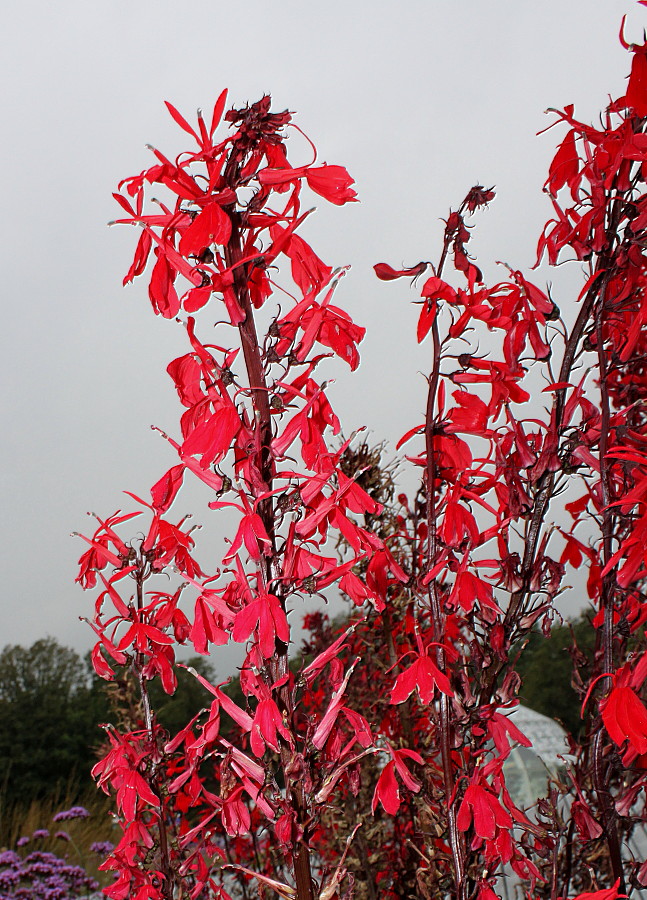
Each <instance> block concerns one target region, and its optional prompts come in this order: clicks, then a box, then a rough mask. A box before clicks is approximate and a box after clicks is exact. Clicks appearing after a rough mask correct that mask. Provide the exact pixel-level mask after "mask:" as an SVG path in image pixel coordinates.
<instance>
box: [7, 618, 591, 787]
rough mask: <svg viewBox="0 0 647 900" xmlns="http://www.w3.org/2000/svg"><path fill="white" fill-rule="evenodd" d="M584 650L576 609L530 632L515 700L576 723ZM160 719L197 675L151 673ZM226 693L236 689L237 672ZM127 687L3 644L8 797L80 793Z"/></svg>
mask: <svg viewBox="0 0 647 900" xmlns="http://www.w3.org/2000/svg"><path fill="white" fill-rule="evenodd" d="M573 635H574V636H575V643H576V645H577V647H578V652H580V653H582V652H583V653H586V654H590V652H591V650H592V647H591V646H589V644H590V627H589V625H588V622H587V621H586V619H585V618H584V617H581V618H580V619H577V620H575V621H574V622H572V623H566V624H564V625H558V626H556V627H554V628H553V630H552V634H551V636H550V638H549V639H548V640H546V639H545V638H543V637H541V636H540V635H539V634H536V635H535V634H532V635H530V637H529V638H528V640H527V644H526V645H525V647H523V648H521V647H520V648H519V652H520V658H519V666H518V671H519V674H520V675H521V676H522V679H523V687H522V689H521V699H522V702H523V703H524V704H525V705H526V706H528V707H530V708H531V709H534V710H536V711H537V712H540V713H543V714H544V715H547V716H550V717H552V718H556V719H557V720H558V721H560V722H561V723H562V724H563V725H564V727H565V728H566V729H567V730H568V731H570V732H571V733H573V734H577V731H578V729H579V727H580V713H579V702H578V699H577V695H576V693H575V691H574V690H573V688H572V687H571V683H570V681H571V671H572V663H571V658H570V655H569V648H571V647H572V646H573V639H572V637H573ZM187 665H189V666H191V667H193V668H194V669H196V670H197V671H198V672H200V674H201V675H203V676H204V677H205V678H207V679H209V680H212V681H213V679H214V678H215V667H214V664H213V662H212V660H211V659H209V658H205V657H193V658H191V659H190V660H188V661H187ZM151 690H152V692H153V693H154V697H153V698H152V699H153V700H154V702H155V708H156V710H158V714H159V718H160V722H161V724H162V725H163V727H164V728H166V729H167V730H168V732H169V734H171V735H173V734H176V733H177V731H179V729H180V728H181V727H183V725H184V724H186V722H187V721H188V720H189V719H190V718H191V717H192V716H194V715H195V714H196V713H197V712H198V711H199V710H200V709H201V708H202V707H203V706H208V705H209V702H210V698H209V694H208V693H207V691H206V690H205V689H204V688H203V687H202V685H201V684H200V683H199V682H198V681H197V679H196V678H195V677H194V676H193V675H191V674H189V673H188V672H186V671H185V670H184V669H179V670H178V688H177V691H176V693H175V694H174V695H173V696H168V695H167V694H165V693H164V691H163V690H162V688H161V685H160V684H159V679H156V680H155V681H153V682H152V687H151ZM228 693H229V694H230V695H231V696H238V695H239V694H240V685H239V682H238V678H237V677H236V678H233V679H232V681H231V683H230V685H229V688H228ZM138 706H139V700H138V695H137V691H136V689H135V686H134V685H133V684H131V683H130V681H129V679H128V677H127V676H126V675H125V673H124V674H123V675H122V677H118V678H117V679H116V682H115V683H110V684H108V683H106V682H105V681H103V680H102V679H100V678H99V677H98V676H97V675H96V674H95V672H94V670H93V668H92V665H91V663H90V659H89V656H85V657H81V655H80V654H78V653H77V652H76V651H74V650H73V649H71V648H70V647H65V646H62V645H61V644H59V643H58V642H57V641H56V640H54V638H51V637H50V638H44V639H41V640H38V641H36V642H35V643H33V644H32V645H31V646H30V647H23V646H20V645H16V644H14V645H7V646H5V648H4V649H3V650H2V651H1V652H0V772H1V773H2V782H1V793H2V797H3V801H4V802H5V803H8V804H16V803H19V804H24V803H29V802H30V801H32V800H35V799H43V798H46V797H48V796H51V795H53V794H55V793H57V792H61V791H71V792H72V793H74V792H77V791H78V793H79V794H81V793H82V792H83V791H85V790H86V789H87V788H88V787H89V786H90V785H91V783H92V779H91V776H90V770H91V769H92V767H93V765H94V764H95V763H96V761H97V759H98V758H99V755H100V752H101V747H102V746H103V743H104V739H105V735H104V731H103V729H102V728H101V725H102V723H106V722H115V719H119V718H120V717H121V718H123V717H129V718H130V719H134V720H135V723H136V720H137V717H138V715H139V709H138Z"/></svg>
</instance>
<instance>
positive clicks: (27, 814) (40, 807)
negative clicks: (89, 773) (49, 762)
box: [0, 784, 117, 885]
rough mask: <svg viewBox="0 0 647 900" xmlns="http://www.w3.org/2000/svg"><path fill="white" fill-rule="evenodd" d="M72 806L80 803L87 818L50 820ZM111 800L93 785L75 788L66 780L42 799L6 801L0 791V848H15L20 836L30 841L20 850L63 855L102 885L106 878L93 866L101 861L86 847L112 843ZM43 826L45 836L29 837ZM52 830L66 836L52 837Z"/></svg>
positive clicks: (113, 837) (107, 879) (113, 834)
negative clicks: (64, 837)
mask: <svg viewBox="0 0 647 900" xmlns="http://www.w3.org/2000/svg"><path fill="white" fill-rule="evenodd" d="M72 806H83V807H84V808H85V809H87V811H88V812H89V814H90V815H89V816H88V818H84V819H71V820H69V821H64V822H53V821H52V818H53V816H54V814H55V813H57V812H60V811H61V810H66V809H69V808H70V807H72ZM110 809H111V801H110V799H109V798H108V797H106V796H104V795H103V794H101V793H100V792H99V791H98V790H96V789H95V788H92V787H89V788H86V789H85V790H81V791H79V790H78V788H77V789H75V787H74V785H73V784H70V785H68V786H67V788H65V789H60V790H58V791H55V792H53V793H52V794H51V795H50V796H48V797H45V798H43V799H37V800H35V799H31V800H29V799H28V800H26V801H25V802H24V803H21V802H20V801H13V802H10V801H8V800H7V798H6V795H5V794H4V792H2V791H0V849H3V850H5V849H16V844H17V841H18V840H19V839H20V838H23V837H28V838H30V841H29V843H28V844H26V845H25V846H24V848H23V852H24V853H28V852H30V851H32V850H43V851H47V852H51V853H55V854H56V855H57V856H60V857H63V858H66V859H68V860H69V861H70V863H73V864H76V865H81V866H83V868H84V869H85V870H86V871H87V873H88V874H89V875H92V876H93V877H94V878H96V879H97V880H98V881H99V882H100V883H101V884H103V885H105V884H106V883H108V881H109V880H110V877H108V878H106V875H105V874H104V873H101V872H98V870H97V866H98V865H100V863H101V862H102V861H103V860H102V858H101V857H99V856H97V854H96V853H94V852H92V851H91V850H90V845H91V844H93V843H94V842H95V841H111V842H112V843H116V836H117V835H116V831H117V829H116V827H115V826H114V825H113V821H112V816H111V815H110ZM40 829H47V830H48V831H49V837H42V838H36V839H31V835H33V833H34V832H35V831H37V830H40ZM56 832H65V833H66V834H67V835H69V837H70V840H69V841H66V840H63V839H61V838H56V837H55V834H56Z"/></svg>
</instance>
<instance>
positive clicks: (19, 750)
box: [0, 638, 215, 843]
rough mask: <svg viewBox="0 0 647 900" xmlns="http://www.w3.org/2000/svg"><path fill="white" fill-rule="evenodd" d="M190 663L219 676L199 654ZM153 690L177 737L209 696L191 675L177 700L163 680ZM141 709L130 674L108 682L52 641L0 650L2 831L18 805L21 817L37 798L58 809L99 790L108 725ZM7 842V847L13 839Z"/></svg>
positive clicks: (181, 682)
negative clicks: (96, 775) (96, 780)
mask: <svg viewBox="0 0 647 900" xmlns="http://www.w3.org/2000/svg"><path fill="white" fill-rule="evenodd" d="M186 664H187V665H189V666H192V667H193V668H195V669H196V670H197V671H199V672H200V674H201V675H204V676H205V677H207V678H212V679H213V678H214V677H215V670H214V668H213V666H212V665H211V664H210V663H209V661H207V660H205V659H203V658H202V657H192V658H190V659H188V660H187V663H186ZM150 693H151V698H152V700H153V702H154V703H155V708H156V710H157V715H158V719H159V721H160V724H161V725H162V727H163V728H166V729H167V731H169V733H170V734H172V735H174V734H176V733H177V732H178V731H179V730H180V729H181V728H182V727H183V726H184V725H185V724H186V722H187V721H188V720H189V719H191V718H192V717H193V716H195V715H196V713H197V712H199V710H200V709H202V707H203V706H204V703H205V697H206V696H208V695H207V692H206V691H205V689H204V688H203V687H202V686H201V685H200V684H199V683H198V682H196V680H195V678H194V677H193V676H191V675H189V674H188V672H186V670H181V671H180V672H178V687H177V690H176V691H175V694H174V695H173V696H172V697H169V696H168V695H167V694H165V693H164V691H163V690H162V688H161V685H160V684H159V679H157V680H154V681H152V682H151V685H150ZM139 705H140V698H139V696H138V693H137V689H136V686H135V685H133V683H132V677H131V675H130V673H129V671H128V670H125V671H122V672H119V673H118V675H117V677H116V678H115V681H114V682H112V683H111V684H109V685H106V683H105V681H103V679H101V678H99V677H98V676H97V675H96V674H95V672H94V670H93V669H92V667H91V665H90V664H89V661H88V660H82V659H81V657H80V656H79V655H78V654H77V653H76V652H75V651H74V650H72V649H70V648H69V647H63V646H61V645H60V644H58V643H57V642H56V641H55V640H54V639H53V638H45V639H43V640H39V641H36V642H35V643H34V644H32V646H31V647H22V646H20V645H12V646H6V647H5V648H4V649H3V650H2V652H0V771H2V782H1V785H0V796H1V797H2V807H3V808H2V820H3V829H2V830H3V831H5V830H6V829H5V828H4V822H6V821H7V817H8V813H7V809H12V808H13V807H16V811H15V815H17V816H18V817H20V816H21V815H23V814H24V813H26V811H27V807H28V806H29V805H30V804H31V803H33V802H34V801H42V800H45V799H47V800H49V804H50V806H56V805H57V804H60V801H61V798H62V797H63V796H67V801H71V800H73V799H77V800H78V799H82V800H83V801H84V802H85V801H86V800H87V798H86V796H85V794H86V793H87V789H88V788H90V787H92V785H93V781H92V778H91V776H90V770H91V768H92V767H93V766H94V765H95V763H96V761H97V758H98V756H99V755H100V753H101V747H102V745H103V744H104V743H105V733H104V731H103V729H102V728H101V725H102V723H105V722H109V721H111V720H112V719H114V718H115V717H116V719H117V721H118V722H122V721H123V719H124V717H128V716H129V715H130V716H131V717H132V716H135V718H136V717H137V716H138V715H140V713H139V712H138V710H139ZM133 706H134V707H135V709H134V710H133ZM34 734H37V735H38V740H37V741H34ZM12 815H13V813H12ZM34 827H36V826H35V825H34ZM2 840H3V841H4V842H5V843H7V842H8V840H7V838H6V837H4V838H2ZM9 842H10V841H9Z"/></svg>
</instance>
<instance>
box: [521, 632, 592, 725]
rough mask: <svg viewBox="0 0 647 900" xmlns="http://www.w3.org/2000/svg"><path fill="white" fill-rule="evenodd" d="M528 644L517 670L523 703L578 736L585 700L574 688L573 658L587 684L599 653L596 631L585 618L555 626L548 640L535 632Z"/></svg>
mask: <svg viewBox="0 0 647 900" xmlns="http://www.w3.org/2000/svg"><path fill="white" fill-rule="evenodd" d="M526 640H527V643H526V646H525V647H524V649H523V651H522V653H521V657H520V659H519V665H518V666H517V672H518V673H519V675H521V678H522V685H521V690H520V692H519V696H520V699H521V702H522V703H523V704H524V705H525V706H528V707H530V709H534V710H535V711H536V712H540V713H543V714H544V715H545V716H550V718H551V719H557V720H558V721H559V722H561V724H562V725H563V726H564V727H565V728H566V730H567V731H569V732H570V733H571V734H573V735H575V736H577V734H578V732H579V730H580V727H581V724H582V720H581V718H580V707H581V705H582V698H581V696H580V695H579V694H578V692H577V691H576V690H575V688H574V687H573V673H574V669H573V662H574V659H573V654H574V653H575V656H576V661H577V663H578V667H579V671H580V676H581V678H582V681H583V683H586V681H587V679H586V675H585V671H584V670H585V669H586V668H587V666H588V665H590V662H591V660H592V658H593V653H594V649H595V631H594V629H592V628H591V625H590V622H589V620H588V619H587V618H586V617H585V616H580V618H578V619H574V620H573V621H571V622H568V623H566V624H564V625H555V626H554V627H553V629H552V631H551V635H550V637H549V638H548V639H546V638H545V637H544V636H543V635H542V634H540V633H539V632H533V633H532V634H530V635H529V636H528V638H527V639H526Z"/></svg>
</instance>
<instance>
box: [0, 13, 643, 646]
mask: <svg viewBox="0 0 647 900" xmlns="http://www.w3.org/2000/svg"><path fill="white" fill-rule="evenodd" d="M623 13H628V14H629V25H628V33H629V36H630V37H631V38H633V39H634V40H636V41H639V40H641V29H642V24H643V23H647V11H646V10H645V9H644V8H643V7H640V6H638V5H637V4H636V3H635V2H633V0H605V2H604V3H599V4H592V3H591V2H590V0H543V2H542V3H530V2H528V0H454V2H450V0H400V2H398V3H395V2H384V0H382V2H380V0H372V2H365V0H343V2H342V0H327V2H326V3H325V4H314V3H307V2H296V0H289V2H282V0H275V2H272V3H270V2H263V0H248V2H246V3H222V2H219V0H209V2H206V0H192V2H190V3H188V2H184V0H174V2H172V3H171V2H169V0H94V2H87V0H58V2H56V3H52V2H45V0H24V2H22V3H20V4H18V3H16V2H14V3H11V4H10V5H9V6H8V7H7V8H5V10H4V13H3V29H2V35H1V36H0V45H1V46H0V76H1V83H2V85H3V88H4V96H3V109H2V151H1V153H2V167H1V169H0V172H1V177H2V180H3V185H2V199H3V215H2V220H1V222H0V229H1V232H2V233H1V243H0V246H1V248H2V251H1V252H2V284H3V292H4V308H5V315H4V328H3V329H2V333H1V335H0V341H1V346H2V350H1V353H0V360H1V363H2V384H3V390H2V422H3V425H4V427H3V429H2V434H3V438H2V441H1V444H0V453H1V454H2V467H1V479H2V481H1V485H2V516H1V526H2V535H1V540H0V547H1V553H2V572H3V580H2V594H1V603H0V646H2V645H4V644H5V643H10V642H11V643H22V644H30V643H31V642H32V641H34V640H36V639H38V638H40V637H44V636H45V635H47V634H49V635H53V636H54V637H56V638H57V639H59V640H60V641H62V642H63V643H66V644H69V645H72V646H74V647H76V648H77V649H79V650H83V649H86V648H87V647H89V646H90V644H91V633H90V631H89V629H88V628H87V626H85V625H83V624H81V623H80V622H79V621H78V616H79V615H83V614H89V613H90V610H91V597H90V596H89V595H88V594H83V593H82V592H81V591H80V589H78V588H77V587H75V585H74V583H73V582H74V576H75V563H76V559H77V558H78V556H79V554H80V552H81V550H82V548H81V545H80V542H79V541H78V540H77V541H75V540H73V539H72V538H71V537H70V532H72V531H74V530H77V529H78V530H83V528H84V527H86V522H87V520H86V519H85V515H84V514H85V512H86V510H89V509H94V510H96V511H97V512H100V513H102V514H109V513H110V512H112V511H114V510H115V509H116V508H118V507H119V506H121V505H122V504H123V503H124V499H125V498H123V495H122V494H121V493H120V492H121V491H122V490H124V489H129V490H132V491H134V492H136V493H137V492H142V493H145V492H147V490H148V488H149V486H150V485H151V484H152V483H153V481H154V480H156V478H157V477H158V476H159V475H161V474H162V473H163V472H164V471H165V470H166V469H167V468H168V467H169V466H170V465H173V464H174V462H175V460H173V458H172V456H171V455H170V453H169V450H168V449H167V447H166V446H165V445H164V444H163V442H162V441H161V440H160V439H159V438H156V436H155V435H154V434H153V433H152V432H151V431H150V429H149V426H150V425H151V424H153V423H155V424H157V425H160V426H161V427H167V428H169V429H174V427H175V423H176V422H177V414H178V405H177V402H176V398H175V395H174V391H173V388H172V385H171V382H170V380H169V379H168V378H167V376H166V375H165V373H164V369H165V366H166V364H167V363H168V362H169V361H170V360H171V359H172V358H174V356H177V355H178V354H179V353H180V352H184V336H183V334H182V329H181V328H179V326H174V324H173V323H169V322H167V321H163V320H160V319H156V318H155V317H154V315H153V313H152V310H151V308H150V305H149V303H148V299H147V294H146V284H145V282H144V281H143V280H142V281H140V282H139V283H136V284H135V286H131V287H129V288H128V289H125V290H124V289H122V287H121V279H122V277H123V274H124V273H125V271H126V269H127V268H128V265H129V262H130V258H131V254H132V249H133V239H134V236H135V235H134V232H133V231H132V230H131V229H128V228H122V229H117V228H113V229H110V230H109V229H108V228H106V223H107V222H108V221H109V220H110V219H113V218H115V217H116V216H117V215H118V210H117V207H116V205H115V204H114V202H113V200H112V198H111V192H112V190H114V189H115V187H116V184H117V182H118V181H119V180H120V179H121V178H123V177H125V176H127V175H133V174H136V173H137V172H139V171H140V170H141V169H142V168H144V166H146V165H148V164H149V161H150V156H149V154H148V153H147V151H146V150H145V147H144V145H145V144H146V143H151V144H154V145H156V146H159V147H160V148H162V149H164V150H166V151H167V152H169V154H174V153H177V152H178V151H180V150H183V149H184V143H183V141H182V135H181V133H180V132H179V130H178V129H177V127H176V126H175V125H174V123H173V122H172V121H171V120H170V118H169V117H168V115H167V113H166V110H165V108H164V106H163V101H164V100H169V101H171V102H172V103H173V104H175V105H176V106H177V107H178V108H179V109H181V110H182V111H183V112H184V113H185V114H186V115H188V116H192V115H193V112H194V110H195V109H196V108H197V107H198V106H202V107H204V108H205V109H208V108H209V107H210V105H212V104H213V102H214V100H215V98H216V96H217V95H218V93H219V92H220V91H221V90H222V88H223V87H229V89H230V100H231V102H232V103H236V104H238V105H242V104H244V102H245V101H247V100H249V101H254V100H256V99H258V98H259V97H260V96H261V95H262V94H263V93H265V92H270V93H271V94H272V96H273V100H274V104H275V106H276V107H277V108H279V109H283V108H286V107H288V108H290V109H291V110H295V111H297V112H298V118H297V122H298V123H299V125H300V126H301V127H302V128H303V129H304V130H305V131H306V132H307V133H308V134H309V135H310V136H311V137H312V139H313V140H314V141H315V143H316V144H317V146H318V148H319V152H320V159H321V160H322V161H324V160H325V161H327V162H330V163H339V164H342V165H345V166H346V167H347V168H348V169H349V171H350V172H351V173H352V175H353V176H354V177H355V179H356V181H357V189H358V192H359V196H360V198H361V201H362V202H361V204H352V205H350V206H349V207H347V208H343V209H337V208H334V207H331V206H328V205H326V204H324V202H323V201H322V203H321V204H320V211H319V213H318V214H317V216H316V219H313V221H312V222H311V223H310V224H309V228H308V232H307V233H308V235H309V237H310V238H311V240H312V243H313V245H314V247H315V249H316V250H317V252H318V253H319V254H320V255H321V256H322V257H323V259H324V260H325V261H326V262H328V263H329V264H332V265H343V264H347V263H350V264H351V265H352V266H353V270H352V272H351V273H350V275H349V276H348V277H347V278H346V279H345V280H344V282H343V284H342V285H341V287H340V291H341V292H342V293H340V295H339V301H340V303H341V305H342V306H344V307H345V308H346V309H348V310H349V311H350V312H351V314H352V315H353V317H354V319H355V320H356V321H358V322H359V323H360V324H363V325H365V326H367V328H368V335H367V337H366V339H365V342H364V344H363V350H362V355H363V362H362V365H361V367H360V369H359V370H358V372H356V373H355V374H354V375H350V374H349V372H348V370H347V369H346V368H345V367H344V366H343V364H340V365H339V366H338V367H337V368H336V371H335V375H336V377H337V383H336V385H335V387H334V388H333V390H332V399H333V401H335V402H336V407H337V410H338V412H340V414H341V415H342V417H343V420H344V422H345V425H346V429H347V431H350V430H352V427H354V426H355V425H360V424H366V425H368V426H369V428H370V429H371V431H372V433H373V435H374V436H375V438H376V439H379V438H382V437H386V438H388V439H389V440H391V441H393V442H395V440H396V439H397V437H398V436H399V435H400V434H401V433H402V432H403V431H404V430H406V429H407V428H408V427H409V426H411V425H413V424H415V423H416V422H417V421H418V418H419V416H420V411H421V409H422V406H423V387H424V385H423V381H422V378H421V377H420V375H419V374H418V373H419V371H420V370H422V369H426V368H427V365H426V361H425V354H426V353H427V350H426V348H425V347H423V349H422V350H421V351H417V350H415V349H414V333H415V324H414V323H415V318H416V310H415V308H413V307H411V305H410V301H411V300H413V299H415V297H414V295H413V294H412V293H410V292H409V291H408V289H407V286H406V285H405V284H404V283H401V282H397V283H395V284H393V285H384V284H381V283H379V282H377V281H376V280H375V279H374V277H373V275H372V270H371V266H372V265H373V263H375V262H377V261H382V260H384V261H388V262H390V263H392V264H400V263H406V264H413V263H415V262H417V261H419V260H420V259H430V258H434V257H435V256H436V252H437V247H438V241H439V237H440V235H441V225H440V224H439V218H440V217H441V216H443V215H446V213H447V210H448V208H449V206H450V205H452V204H456V203H458V202H460V200H461V199H462V197H463V196H464V194H465V192H466V191H467V189H468V188H469V187H470V186H471V185H472V184H474V183H478V182H481V183H483V184H485V185H487V186H490V185H496V188H497V199H496V202H495V203H494V204H493V205H492V207H491V208H490V210H488V211H487V212H485V213H483V214H482V215H481V217H480V220H479V222H478V230H477V233H476V235H475V238H474V249H475V250H476V251H477V253H478V256H479V261H480V262H483V263H486V262H487V261H488V260H499V259H503V260H506V261H508V262H510V263H512V264H514V265H515V266H516V267H528V266H529V265H531V264H532V262H533V257H534V249H535V244H536V240H537V235H538V233H539V231H540V229H541V226H542V224H543V222H544V221H545V219H546V218H547V216H548V215H549V212H550V210H549V205H548V201H547V200H546V198H545V197H543V196H542V193H541V185H542V182H543V180H544V178H545V173H546V169H547V165H548V162H549V160H550V158H551V154H552V153H553V151H554V148H555V145H556V142H557V140H558V137H559V132H558V131H557V130H555V131H551V132H549V133H548V134H546V135H543V136H541V137H536V136H535V134H536V132H538V131H539V130H540V129H542V128H544V127H545V126H546V125H547V124H548V123H549V119H548V118H547V117H546V116H545V114H544V110H545V109H546V108H547V107H551V106H563V105H564V104H566V103H575V105H576V111H577V113H578V114H579V116H580V117H581V118H584V119H591V118H593V117H595V116H596V115H597V112H598V110H599V109H600V108H601V107H603V106H604V104H605V102H606V99H607V96H608V94H613V95H618V94H620V93H622V92H623V85H624V81H623V79H624V77H625V75H626V74H627V72H628V56H627V54H626V53H625V52H624V51H623V50H622V48H621V47H620V45H619V43H618V40H617V32H618V26H619V23H620V19H621V17H622V15H623ZM486 270H487V271H488V272H494V270H493V269H491V268H489V267H488V266H487V265H486ZM556 299H557V302H558V303H559V305H560V306H563V305H564V304H565V303H567V300H568V298H565V297H556ZM331 374H332V372H331ZM207 499H209V498H206V497H205V498H204V500H203V507H204V505H205V504H206V501H207ZM183 508H184V507H183ZM193 512H194V513H195V514H196V519H199V518H200V516H201V515H203V514H205V515H208V513H207V511H206V510H204V508H196V509H193Z"/></svg>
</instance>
